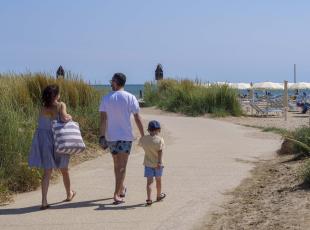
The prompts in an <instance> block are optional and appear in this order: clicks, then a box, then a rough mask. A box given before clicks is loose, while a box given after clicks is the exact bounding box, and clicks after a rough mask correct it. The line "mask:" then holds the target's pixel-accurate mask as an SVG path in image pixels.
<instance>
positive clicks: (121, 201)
mask: <svg viewBox="0 0 310 230" xmlns="http://www.w3.org/2000/svg"><path fill="white" fill-rule="evenodd" d="M122 203H125V201H124V200H123V199H121V200H119V199H115V198H114V202H113V204H114V205H119V204H122Z"/></svg>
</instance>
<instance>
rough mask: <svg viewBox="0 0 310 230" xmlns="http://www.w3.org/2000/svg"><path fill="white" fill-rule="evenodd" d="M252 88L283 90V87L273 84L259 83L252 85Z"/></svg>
mask: <svg viewBox="0 0 310 230" xmlns="http://www.w3.org/2000/svg"><path fill="white" fill-rule="evenodd" d="M253 88H255V89H283V85H282V84H280V83H274V82H260V83H254V85H253Z"/></svg>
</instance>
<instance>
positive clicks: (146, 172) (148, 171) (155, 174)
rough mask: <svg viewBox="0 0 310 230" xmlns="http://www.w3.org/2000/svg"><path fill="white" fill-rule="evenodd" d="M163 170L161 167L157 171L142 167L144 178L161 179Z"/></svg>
mask: <svg viewBox="0 0 310 230" xmlns="http://www.w3.org/2000/svg"><path fill="white" fill-rule="evenodd" d="M163 169H164V168H163V167H161V168H160V169H158V168H151V167H147V166H144V177H161V176H162V175H163Z"/></svg>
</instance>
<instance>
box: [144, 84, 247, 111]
mask: <svg viewBox="0 0 310 230" xmlns="http://www.w3.org/2000/svg"><path fill="white" fill-rule="evenodd" d="M144 100H145V102H146V105H148V106H157V107H159V108H160V109H163V110H166V111H170V112H178V113H183V114H186V115H189V116H199V115H203V114H206V113H210V114H213V115H214V116H221V117H222V116H227V115H233V116H239V115H241V113H242V112H241V107H240V104H239V101H238V97H237V91H236V90H235V89H232V88H230V87H228V86H227V85H212V86H209V87H205V86H203V85H201V84H199V82H194V81H191V80H174V79H167V80H162V81H159V82H158V84H156V83H153V82H148V83H146V84H145V86H144Z"/></svg>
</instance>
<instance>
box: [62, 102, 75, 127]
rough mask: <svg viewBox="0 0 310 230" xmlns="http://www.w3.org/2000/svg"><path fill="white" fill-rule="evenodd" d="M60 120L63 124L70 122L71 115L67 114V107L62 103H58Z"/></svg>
mask: <svg viewBox="0 0 310 230" xmlns="http://www.w3.org/2000/svg"><path fill="white" fill-rule="evenodd" d="M60 119H61V121H63V122H68V121H71V120H72V117H71V115H70V114H68V113H67V106H66V104H65V103H63V102H61V103H60Z"/></svg>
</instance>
